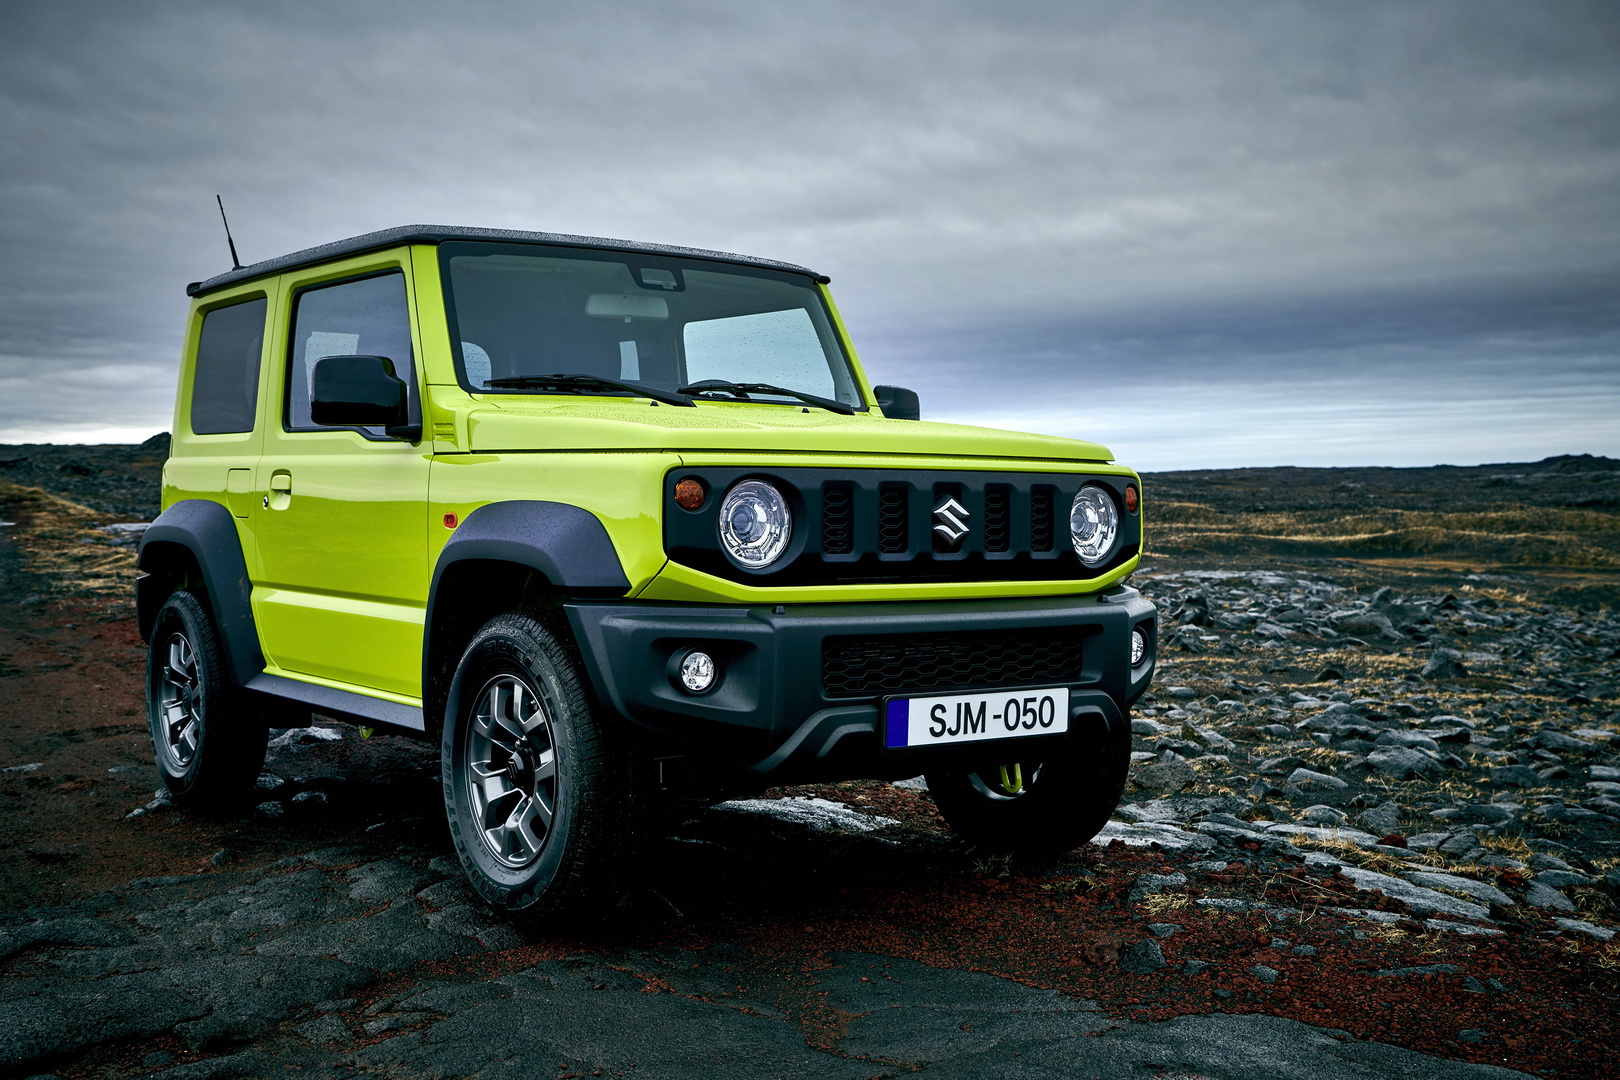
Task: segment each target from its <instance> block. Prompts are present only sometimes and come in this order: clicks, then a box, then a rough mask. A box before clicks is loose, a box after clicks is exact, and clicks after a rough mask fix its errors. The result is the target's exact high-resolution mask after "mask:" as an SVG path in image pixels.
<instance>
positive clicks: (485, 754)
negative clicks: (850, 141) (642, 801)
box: [441, 613, 635, 912]
mask: <svg viewBox="0 0 1620 1080" xmlns="http://www.w3.org/2000/svg"><path fill="white" fill-rule="evenodd" d="M615 734H616V733H615V732H613V731H611V730H608V729H607V728H606V727H605V726H604V725H603V724H602V723H601V722H600V720H599V719H598V717H597V716H596V715H595V713H594V712H593V710H592V708H591V703H590V701H589V698H588V695H587V694H586V691H585V683H584V680H583V678H582V675H581V672H580V670H579V665H578V662H577V660H576V659H575V658H574V656H573V654H572V650H571V649H570V648H569V647H568V645H567V644H566V639H565V638H563V637H562V636H560V635H559V634H558V633H556V632H554V631H553V630H552V629H551V628H549V627H548V626H546V625H545V624H544V623H542V622H541V621H540V620H538V619H536V618H534V617H532V616H530V615H527V614H519V613H514V614H507V615H501V616H499V617H497V618H495V619H492V620H491V621H490V622H489V623H487V624H485V626H484V628H483V629H482V630H480V631H479V632H478V634H477V635H475V636H474V637H473V639H472V641H471V643H470V644H468V646H467V649H466V651H465V652H464V653H463V655H462V660H461V663H460V665H459V666H458V667H457V669H456V673H455V677H454V679H453V681H452V683H451V692H450V695H449V702H448V707H447V712H446V716H445V724H444V735H443V739H442V742H441V758H442V777H443V782H444V800H445V810H446V814H447V816H448V818H449V822H450V834H451V838H452V840H453V841H454V842H455V846H456V852H457V854H458V855H459V856H460V857H461V863H462V866H463V868H465V870H466V872H467V876H468V878H469V879H470V880H471V881H472V884H473V887H474V888H476V889H477V890H478V892H479V894H480V895H482V896H483V897H484V899H486V900H488V901H489V902H490V903H491V904H494V905H496V906H497V907H502V908H506V909H508V910H511V911H519V910H525V909H528V910H531V911H534V912H545V911H557V910H562V909H565V908H576V907H578V906H580V905H581V904H582V902H583V901H585V900H587V899H597V898H605V897H606V896H607V895H608V893H609V891H610V890H611V889H612V887H613V885H614V884H615V883H616V882H617V881H618V880H619V878H620V877H621V875H622V873H623V871H624V869H625V867H624V865H623V864H624V858H625V855H626V853H627V847H628V844H629V840H630V834H631V828H632V826H633V824H634V823H635V822H634V812H635V808H634V807H633V806H632V794H633V791H634V787H633V785H632V783H631V778H630V775H629V763H628V761H627V760H626V755H625V754H624V753H623V751H622V749H621V748H620V747H619V746H618V744H617V742H616V740H615V739H614V737H613V736H614V735H615Z"/></svg>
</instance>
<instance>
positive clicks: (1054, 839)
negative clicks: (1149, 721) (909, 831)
mask: <svg viewBox="0 0 1620 1080" xmlns="http://www.w3.org/2000/svg"><path fill="white" fill-rule="evenodd" d="M1130 763H1131V738H1130V728H1129V727H1128V726H1127V725H1126V724H1124V723H1120V724H1117V725H1107V726H1106V727H1105V728H1104V730H1103V731H1101V732H1099V733H1098V736H1097V737H1096V738H1095V739H1092V740H1081V741H1078V742H1071V743H1070V744H1068V745H1065V746H1063V747H1061V748H1060V749H1057V750H1053V751H1050V752H1047V753H1046V754H1044V755H1043V756H1040V757H1033V756H1032V757H1029V758H1020V757H1019V756H1017V755H1016V754H1007V755H1005V756H1002V757H996V758H989V759H988V760H986V762H985V763H984V764H983V765H981V766H979V767H977V768H972V769H956V770H950V771H939V772H930V773H927V774H926V775H925V779H926V780H927V782H928V791H929V794H930V795H932V796H933V798H934V805H935V806H937V807H938V808H939V812H940V815H941V816H943V817H944V818H945V821H946V822H947V823H948V824H949V825H950V826H951V828H952V829H953V830H955V831H956V832H957V833H958V834H959V835H961V836H962V837H963V838H964V839H966V840H968V841H970V842H972V843H973V844H975V845H977V846H979V847H981V848H985V849H987V850H990V851H994V852H997V853H1004V854H1008V855H1018V856H1025V857H1033V858H1050V857H1052V856H1056V855H1062V854H1063V853H1065V852H1068V851H1072V850H1074V849H1075V848H1077V847H1079V846H1080V845H1081V844H1083V843H1085V842H1086V841H1087V840H1090V839H1091V838H1092V837H1093V836H1096V835H1097V833H1098V832H1100V831H1101V830H1102V827H1103V825H1104V824H1106V823H1107V821H1108V817H1109V815H1110V814H1112V813H1113V812H1114V808H1115V807H1116V806H1118V805H1119V798H1120V795H1121V794H1122V793H1123V792H1124V790H1125V776H1126V773H1127V772H1128V771H1129V769H1130Z"/></svg>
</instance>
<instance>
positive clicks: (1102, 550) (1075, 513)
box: [1069, 484, 1119, 566]
mask: <svg viewBox="0 0 1620 1080" xmlns="http://www.w3.org/2000/svg"><path fill="white" fill-rule="evenodd" d="M1069 538H1070V539H1071V540H1073V541H1074V553H1075V554H1076V555H1078V556H1080V561H1081V562H1083V563H1085V564H1086V565H1087V566H1100V565H1102V564H1103V563H1104V562H1105V561H1106V560H1107V559H1108V556H1110V555H1112V554H1113V553H1114V541H1116V540H1118V539H1119V511H1118V510H1117V509H1115V507H1114V497H1113V496H1112V495H1110V494H1108V492H1106V491H1104V490H1103V489H1102V488H1100V487H1098V486H1097V485H1096V484H1087V485H1086V486H1085V487H1083V488H1081V489H1080V493H1079V494H1078V495H1076V496H1075V497H1074V505H1073V506H1071V507H1070V508H1069Z"/></svg>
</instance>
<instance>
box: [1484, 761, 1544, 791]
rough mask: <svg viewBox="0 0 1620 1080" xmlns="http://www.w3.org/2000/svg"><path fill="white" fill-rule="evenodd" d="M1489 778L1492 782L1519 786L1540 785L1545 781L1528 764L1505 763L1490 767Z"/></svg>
mask: <svg viewBox="0 0 1620 1080" xmlns="http://www.w3.org/2000/svg"><path fill="white" fill-rule="evenodd" d="M1490 778H1491V781H1492V782H1493V783H1497V784H1507V785H1509V786H1510V787H1521V788H1530V787H1540V786H1541V785H1542V784H1544V783H1546V781H1545V780H1543V779H1542V778H1541V774H1540V773H1538V772H1536V770H1534V769H1532V768H1530V767H1529V766H1528V765H1506V766H1503V767H1502V768H1500V769H1492V770H1491V771H1490Z"/></svg>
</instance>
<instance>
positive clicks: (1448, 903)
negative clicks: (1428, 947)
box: [1339, 866, 1491, 922]
mask: <svg viewBox="0 0 1620 1080" xmlns="http://www.w3.org/2000/svg"><path fill="white" fill-rule="evenodd" d="M1339 873H1341V874H1343V875H1344V876H1345V877H1347V878H1349V879H1350V881H1351V882H1352V883H1353V884H1354V885H1355V887H1356V888H1358V889H1363V890H1367V891H1371V892H1381V893H1383V894H1384V895H1385V896H1393V897H1394V898H1395V899H1397V900H1402V901H1404V902H1405V903H1406V904H1407V905H1408V906H1409V907H1411V908H1412V909H1413V910H1414V911H1419V912H1424V911H1432V912H1435V913H1437V914H1441V915H1451V916H1454V917H1459V918H1464V919H1475V920H1478V921H1480V922H1488V921H1489V920H1490V916H1491V910H1490V908H1488V907H1486V906H1485V905H1484V904H1475V903H1471V902H1470V901H1467V900H1460V899H1458V898H1457V897H1455V896H1448V895H1447V894H1446V893H1443V892H1436V891H1435V890H1434V889H1427V888H1424V887H1423V886H1421V885H1418V884H1417V883H1416V882H1412V881H1405V880H1402V879H1401V878H1397V877H1390V876H1389V875H1388V874H1380V873H1378V872H1377V871H1374V870H1363V869H1361V868H1360V867H1358V866H1342V867H1340V868H1339Z"/></svg>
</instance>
